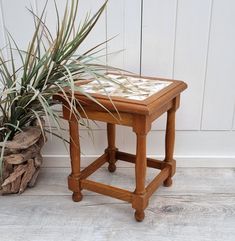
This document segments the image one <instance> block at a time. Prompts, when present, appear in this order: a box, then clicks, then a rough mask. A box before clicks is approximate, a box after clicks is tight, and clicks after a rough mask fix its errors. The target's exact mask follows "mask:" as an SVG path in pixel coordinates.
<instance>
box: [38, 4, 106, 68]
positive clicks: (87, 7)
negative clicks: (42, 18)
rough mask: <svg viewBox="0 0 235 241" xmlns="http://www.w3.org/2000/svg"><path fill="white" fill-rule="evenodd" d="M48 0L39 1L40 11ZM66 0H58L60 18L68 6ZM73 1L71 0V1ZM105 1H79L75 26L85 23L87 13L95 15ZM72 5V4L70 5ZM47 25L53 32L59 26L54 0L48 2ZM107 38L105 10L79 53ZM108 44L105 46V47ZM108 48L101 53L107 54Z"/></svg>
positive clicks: (103, 61) (103, 62) (102, 59)
mask: <svg viewBox="0 0 235 241" xmlns="http://www.w3.org/2000/svg"><path fill="white" fill-rule="evenodd" d="M46 2H47V1H46V0H43V1H39V2H38V3H37V4H38V9H39V12H41V11H42V9H43V7H44V6H45V3H46ZM66 2H67V1H63V0H57V1H56V3H57V7H58V10H59V14H60V18H61V19H62V18H63V14H64V11H65V7H66ZM70 3H71V2H70ZM103 3H104V0H81V1H79V5H78V6H79V7H78V14H77V22H76V23H75V27H76V28H77V27H78V26H79V24H80V23H83V22H84V20H85V18H86V15H87V14H90V16H93V15H94V14H95V13H96V12H97V11H98V9H99V8H100V7H101V6H102V4H103ZM69 6H70V5H69ZM46 12H47V21H46V22H47V25H48V27H49V29H50V30H51V31H52V33H54V34H55V33H56V26H57V19H56V12H55V6H54V1H48V3H47V11H46ZM105 40H106V23H105V12H103V15H102V16H101V17H100V19H99V20H98V22H97V24H96V26H95V27H94V28H93V30H92V31H91V32H90V34H89V35H88V37H87V38H86V42H85V44H82V45H81V46H80V47H79V49H78V53H79V54H82V53H84V52H85V51H87V50H88V49H90V48H93V47H95V46H96V45H98V44H100V43H102V42H104V41H105ZM105 46H106V45H104V46H103V47H104V48H105ZM105 53H106V50H104V51H102V52H100V53H99V55H105ZM101 61H102V64H105V57H103V58H101Z"/></svg>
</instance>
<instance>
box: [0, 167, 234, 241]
mask: <svg viewBox="0 0 235 241" xmlns="http://www.w3.org/2000/svg"><path fill="white" fill-rule="evenodd" d="M122 169H125V168H122ZM67 171H68V170H67ZM126 171H127V170H125V173H126ZM133 171H134V169H133ZM47 172H50V174H49V173H48V174H47V175H44V174H46V173H47ZM53 172H54V174H53V175H52V173H53ZM63 172H64V174H63ZM65 172H66V170H64V169H59V168H58V169H51V168H47V169H44V171H43V172H42V174H43V175H41V176H40V178H39V180H40V179H41V182H42V181H43V182H44V183H46V182H48V181H49V180H50V181H49V183H50V182H51V181H52V182H53V183H52V184H51V191H53V190H54V191H53V193H51V195H50V194H49V193H46V192H44V193H43V192H40V186H41V184H42V183H41V184H40V185H39V183H38V185H37V186H36V187H35V188H34V189H32V191H33V190H35V196H34V195H32V193H30V190H29V191H27V192H25V194H24V195H21V196H15V197H13V196H11V197H8V196H5V197H1V198H0V219H1V220H4V223H3V222H2V225H1V226H0V232H1V237H0V240H14V241H20V240H22V239H24V240H25V241H44V240H48V241H52V240H53V241H54V240H58V241H60V240H66V241H67V240H68V241H72V240H76V239H77V237H78V236H79V240H80V239H81V240H86V241H93V240H94V239H95V240H98V241H111V240H115V241H119V240H120V241H121V240H125V239H126V238H127V237H128V240H131V241H132V240H133V241H134V240H138V239H139V237H141V240H143V241H158V240H159V241H160V240H161V241H162V240H163V241H169V240H179V241H188V240H192V239H193V240H195V241H202V240H207V241H214V240H215V241H222V240H226V241H233V240H234V238H235V230H234V225H235V189H234V185H233V183H234V181H235V172H234V169H207V168H206V169H202V168H201V169H200V168H199V169H198V168H194V169H192V168H190V169H185V168H182V169H179V170H178V172H177V174H179V175H176V176H175V185H174V187H172V188H170V189H169V188H167V192H165V193H163V192H162V193H161V194H160V195H156V196H153V197H152V199H151V201H150V203H149V207H148V208H147V209H146V218H145V221H144V222H142V223H141V224H138V223H136V222H135V220H133V218H132V213H133V211H132V210H131V209H130V207H129V205H128V204H126V203H125V202H122V201H119V200H115V199H112V198H109V197H104V196H101V195H95V196H93V195H84V199H83V202H80V203H72V202H71V201H70V197H69V196H70V193H60V191H59V189H58V185H59V186H60V184H61V181H59V180H62V179H63V175H64V178H65V176H67V174H66V175H65ZM104 173H107V174H108V175H110V173H109V172H108V171H107V170H105V169H103V173H102V177H103V178H106V180H108V178H107V176H106V177H105V175H104ZM119 174H120V173H119ZM112 175H113V174H112ZM112 175H110V177H111V176H112ZM114 175H115V174H114ZM202 176H203V177H204V178H202ZM177 180H178V181H180V182H182V183H181V184H180V185H177ZM183 183H184V184H185V185H182V184H183ZM64 184H65V182H64ZM186 184H187V185H186ZM179 186H180V187H181V190H180V189H178V188H179ZM41 187H42V186H41ZM48 187H50V184H49V185H48V186H46V185H44V189H47V188H48ZM60 188H63V187H62V186H60ZM163 189H166V188H163ZM171 189H172V191H171V192H170V193H169V191H170V190H171ZM182 189H184V191H183V192H182ZM64 190H65V191H67V187H66V184H65V185H64ZM41 191H42V190H41ZM67 194H68V195H67ZM158 194H159V192H158Z"/></svg>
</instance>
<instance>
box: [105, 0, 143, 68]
mask: <svg viewBox="0 0 235 241" xmlns="http://www.w3.org/2000/svg"><path fill="white" fill-rule="evenodd" d="M140 32H141V1H140V0H137V1H136V0H121V1H115V0H111V1H109V3H108V8H107V38H108V39H110V38H112V37H115V36H116V37H115V38H114V39H112V40H111V41H110V42H108V45H107V47H108V57H107V59H108V64H109V65H111V66H115V67H118V68H121V69H126V70H128V71H132V72H135V73H139V72H140ZM120 51H121V52H120Z"/></svg>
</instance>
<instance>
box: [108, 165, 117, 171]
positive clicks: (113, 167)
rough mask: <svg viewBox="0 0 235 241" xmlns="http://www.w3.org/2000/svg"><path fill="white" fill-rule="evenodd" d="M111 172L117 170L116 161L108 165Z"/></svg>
mask: <svg viewBox="0 0 235 241" xmlns="http://www.w3.org/2000/svg"><path fill="white" fill-rule="evenodd" d="M108 170H109V172H115V171H116V165H115V164H114V163H110V164H109V166H108Z"/></svg>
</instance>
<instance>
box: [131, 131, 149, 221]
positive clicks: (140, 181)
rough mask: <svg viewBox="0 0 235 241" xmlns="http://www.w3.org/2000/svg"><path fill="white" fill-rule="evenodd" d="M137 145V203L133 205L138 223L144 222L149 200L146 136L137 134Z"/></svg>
mask: <svg viewBox="0 0 235 241" xmlns="http://www.w3.org/2000/svg"><path fill="white" fill-rule="evenodd" d="M136 136H137V145H136V163H135V179H136V189H135V194H136V202H135V203H133V204H134V205H133V207H134V208H135V209H136V211H135V218H136V220H137V221H142V220H143V219H144V217H145V213H144V209H145V208H146V206H147V200H146V198H145V193H146V189H145V179H146V168H147V157H146V134H139V133H136Z"/></svg>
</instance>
